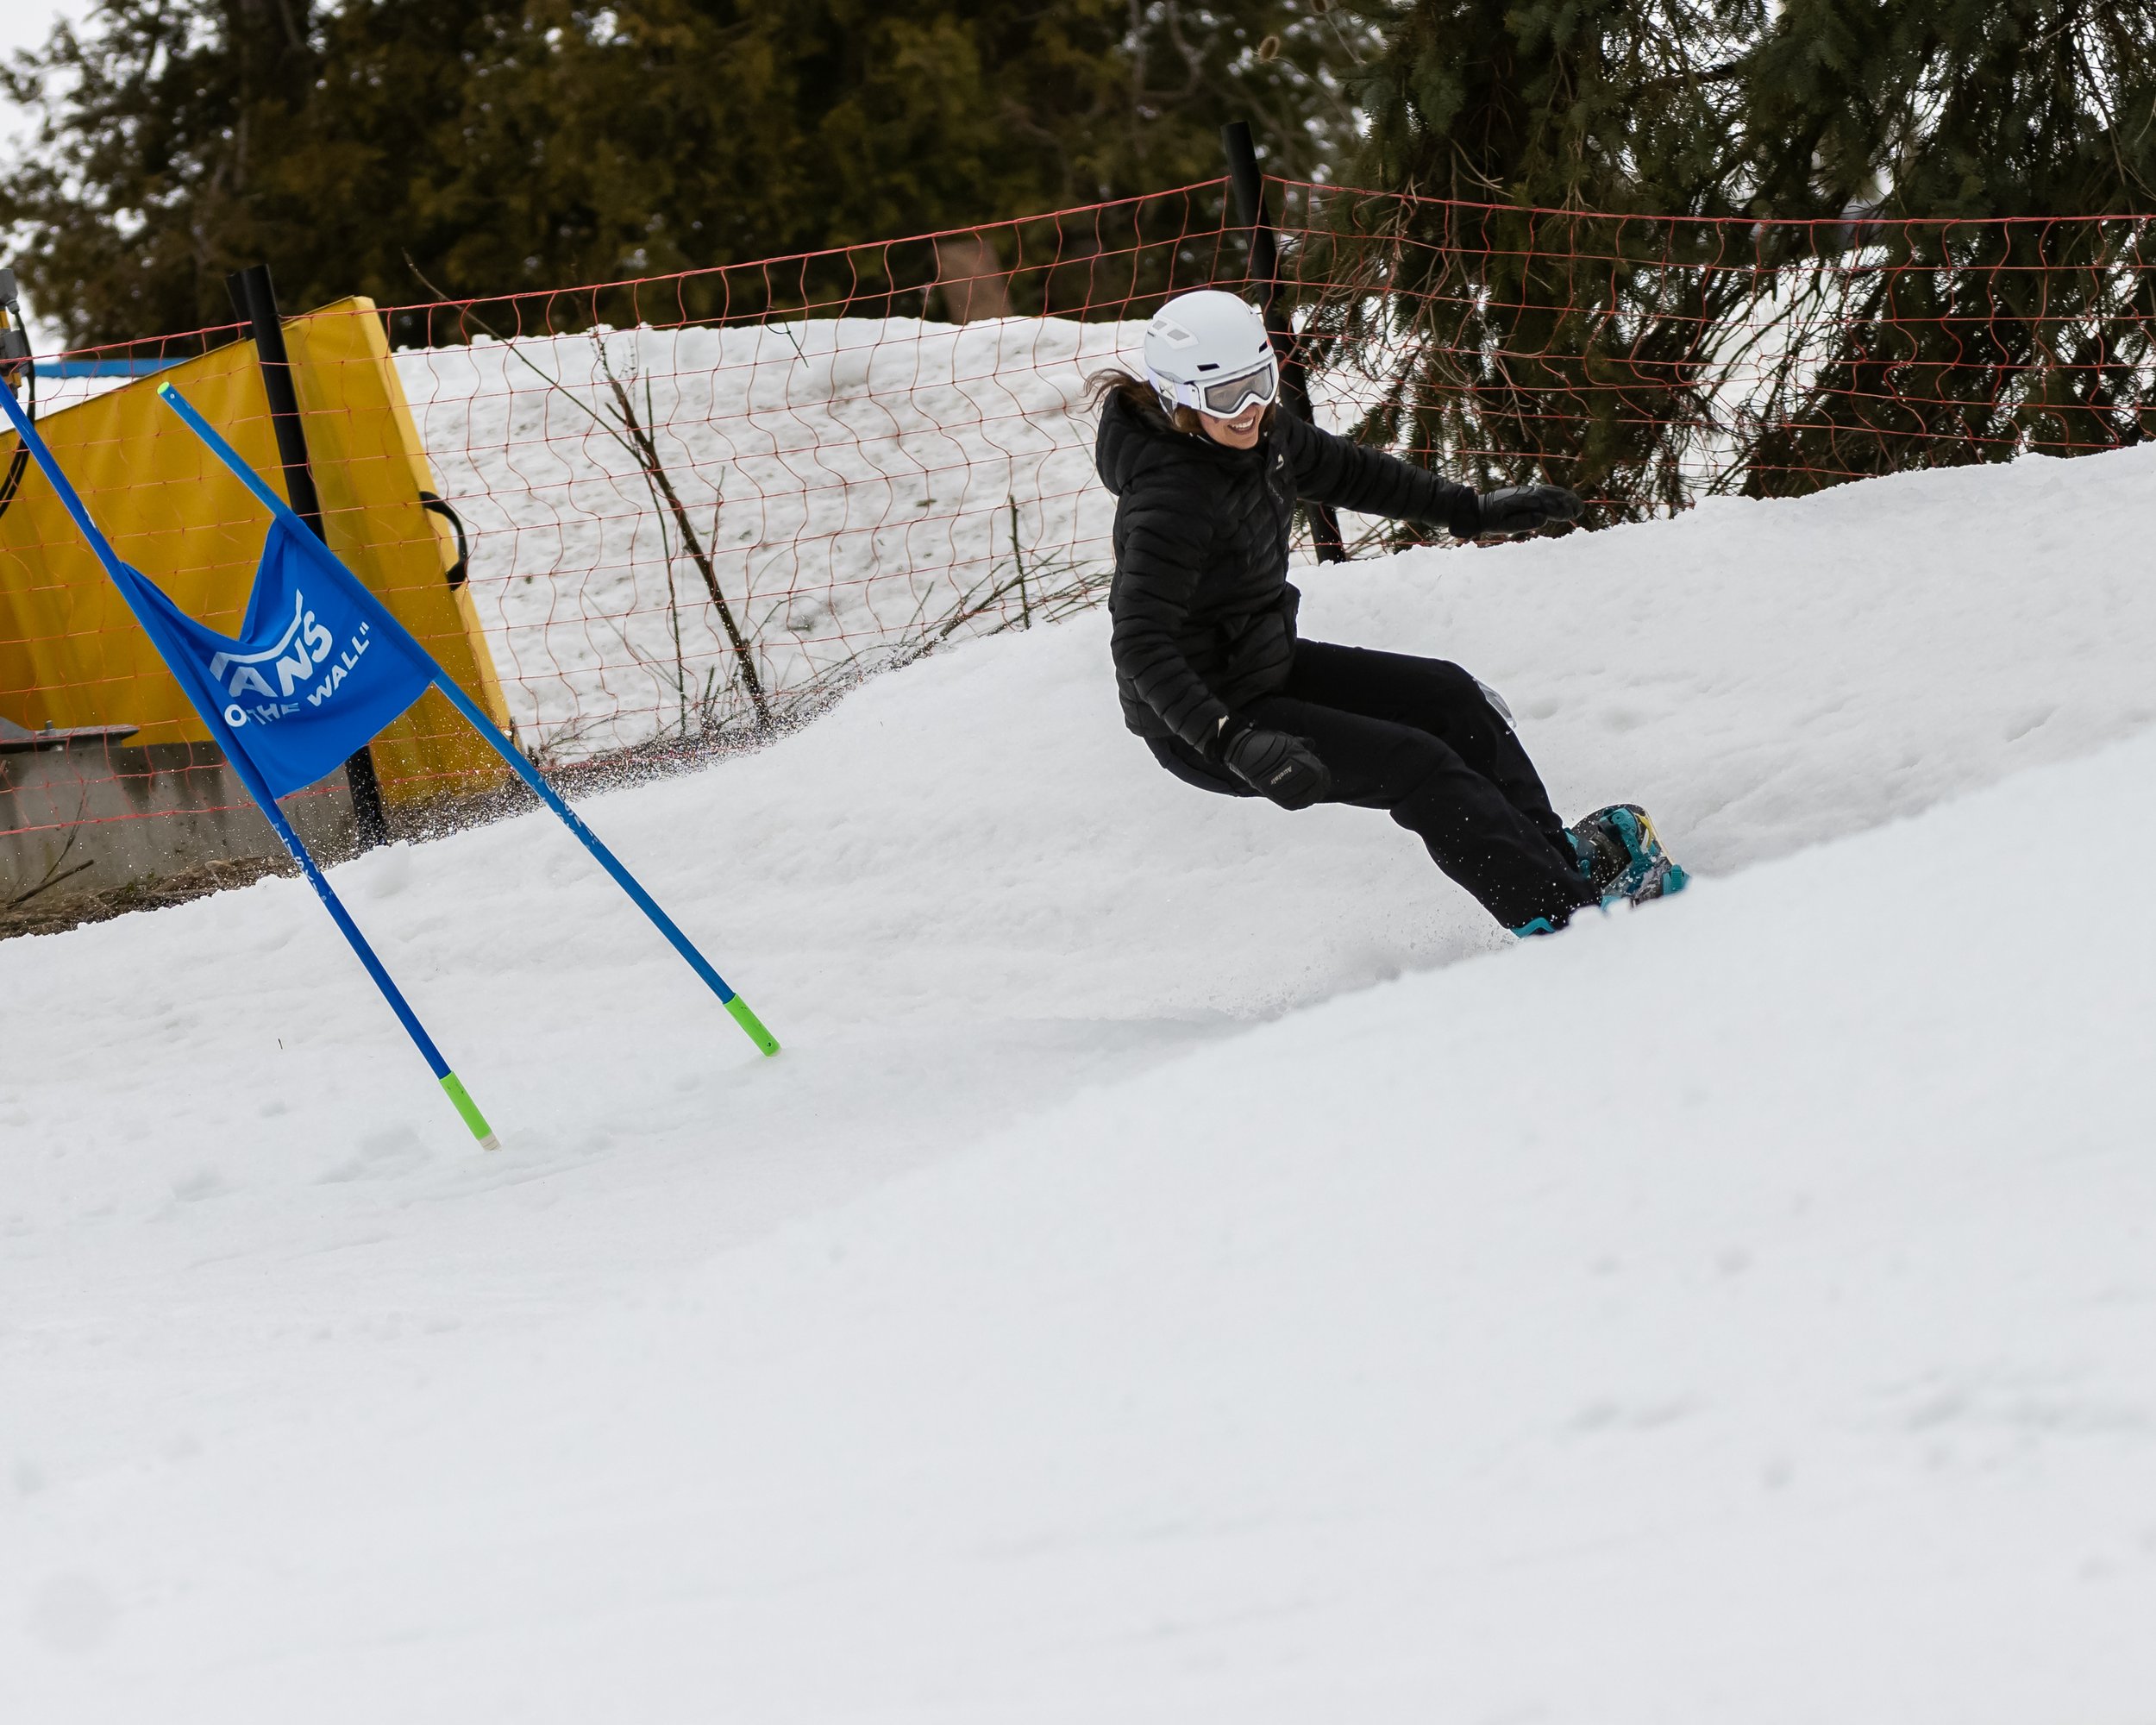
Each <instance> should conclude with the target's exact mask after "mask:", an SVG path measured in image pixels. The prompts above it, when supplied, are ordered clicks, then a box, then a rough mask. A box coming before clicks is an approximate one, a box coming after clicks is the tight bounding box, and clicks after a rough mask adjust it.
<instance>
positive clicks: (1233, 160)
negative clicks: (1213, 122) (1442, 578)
mask: <svg viewBox="0 0 2156 1725" xmlns="http://www.w3.org/2000/svg"><path fill="white" fill-rule="evenodd" d="M1220 142H1221V144H1222V146H1223V147H1225V149H1226V151H1227V155H1228V179H1229V181H1230V183H1231V184H1232V185H1233V186H1234V189H1235V220H1236V225H1237V226H1238V227H1239V228H1248V229H1250V268H1249V271H1248V276H1249V279H1250V280H1251V281H1254V282H1262V283H1263V284H1264V295H1265V298H1264V301H1263V308H1262V309H1263V311H1264V314H1265V328H1266V330H1267V332H1268V333H1269V334H1270V335H1271V336H1272V338H1273V350H1274V352H1275V353H1276V354H1279V355H1280V399H1281V405H1282V407H1284V408H1286V409H1287V410H1288V412H1290V413H1292V414H1294V416H1295V417H1297V418H1298V419H1301V420H1304V421H1306V422H1307V420H1308V419H1309V418H1310V377H1309V373H1308V372H1307V370H1306V369H1305V368H1304V366H1303V362H1302V354H1301V351H1300V342H1298V341H1297V339H1296V336H1295V326H1294V320H1293V319H1292V318H1291V317H1289V316H1288V312H1287V311H1286V310H1285V309H1284V308H1283V307H1282V304H1281V303H1280V239H1279V236H1278V235H1275V233H1274V232H1273V222H1272V217H1271V216H1269V215H1268V214H1267V213H1266V210H1265V179H1264V176H1263V174H1261V173H1259V172H1258V169H1257V145H1256V144H1255V143H1254V142H1252V141H1251V139H1250V122H1248V121H1247V120H1231V121H1230V122H1228V123H1227V124H1226V125H1225V126H1223V127H1222V128H1221V129H1220ZM1302 507H1303V511H1304V513H1305V514H1306V515H1307V517H1308V519H1309V522H1310V543H1311V549H1313V550H1314V551H1316V553H1317V554H1318V561H1319V562H1320V563H1341V562H1345V561H1347V542H1346V541H1345V540H1344V539H1343V538H1342V537H1341V535H1340V517H1338V515H1336V514H1335V513H1334V512H1333V509H1332V505H1331V504H1329V503H1306V504H1304V505H1302Z"/></svg>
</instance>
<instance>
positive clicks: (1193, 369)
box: [1145, 287, 1280, 419]
mask: <svg viewBox="0 0 2156 1725" xmlns="http://www.w3.org/2000/svg"><path fill="white" fill-rule="evenodd" d="M1145 378H1146V381H1147V382H1149V383H1150V384H1151V385H1152V386H1153V389H1154V392H1156V394H1157V395H1158V396H1159V397H1160V400H1161V405H1162V406H1163V408H1166V409H1167V410H1168V411H1169V412H1171V413H1172V412H1173V411H1175V409H1176V408H1178V407H1191V408H1195V409H1196V410H1197V411H1199V412H1200V413H1203V414H1207V415H1210V416H1211V417H1213V418H1215V419H1232V418H1234V417H1235V416H1236V415H1237V414H1238V413H1240V412H1241V411H1243V410H1244V408H1246V407H1248V406H1249V405H1250V404H1251V403H1252V402H1254V401H1255V402H1257V403H1258V404H1259V405H1262V406H1269V405H1271V404H1272V401H1273V398H1274V397H1275V396H1276V395H1278V394H1279V393H1280V365H1279V362H1278V361H1276V360H1275V359H1274V357H1273V343H1272V338H1271V337H1270V336H1268V335H1267V334H1266V333H1265V320H1264V319H1263V317H1259V316H1258V313H1257V307H1256V306H1254V305H1252V304H1250V302H1249V301H1248V300H1246V299H1243V298H1238V297H1237V296H1236V295H1234V294H1232V293H1223V292H1221V291H1220V290H1219V288H1217V287H1201V288H1200V289H1199V290H1198V291H1197V292H1194V293H1179V294H1177V295H1176V296H1175V298H1173V299H1171V300H1169V302H1168V304H1165V305H1163V306H1162V307H1161V309H1160V310H1159V311H1156V312H1155V313H1154V314H1153V321H1152V322H1151V323H1148V324H1147V325H1146V326H1145Z"/></svg>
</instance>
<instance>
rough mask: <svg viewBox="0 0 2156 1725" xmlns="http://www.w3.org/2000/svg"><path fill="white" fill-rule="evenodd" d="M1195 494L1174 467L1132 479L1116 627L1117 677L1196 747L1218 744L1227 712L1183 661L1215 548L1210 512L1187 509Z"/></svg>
mask: <svg viewBox="0 0 2156 1725" xmlns="http://www.w3.org/2000/svg"><path fill="white" fill-rule="evenodd" d="M1190 492H1191V487H1190V486H1189V485H1188V483H1187V482H1186V483H1184V484H1182V485H1180V486H1179V485H1178V484H1177V483H1176V482H1175V464H1174V463H1172V462H1161V463H1158V464H1156V465H1154V466H1153V467H1150V469H1149V470H1148V471H1146V472H1145V473H1144V474H1139V475H1138V476H1137V477H1135V478H1134V479H1133V480H1132V481H1131V485H1130V487H1129V488H1128V489H1127V490H1126V491H1125V492H1124V495H1123V498H1122V500H1121V505H1120V515H1121V519H1120V522H1119V526H1120V529H1121V532H1120V534H1119V538H1120V540H1121V542H1122V543H1121V547H1120V551H1121V555H1120V556H1119V559H1118V561H1117V573H1116V591H1115V595H1114V605H1113V607H1112V609H1113V612H1114V618H1115V622H1114V626H1113V628H1112V630H1111V631H1110V634H1109V647H1110V650H1111V651H1112V653H1113V654H1114V655H1115V668H1116V670H1117V673H1118V674H1119V675H1120V676H1121V677H1122V678H1123V679H1124V680H1125V681H1127V682H1128V683H1129V684H1130V685H1131V687H1133V688H1135V689H1136V690H1137V691H1138V695H1139V698H1140V699H1143V700H1144V702H1145V704H1146V705H1147V706H1150V707H1151V708H1152V709H1153V711H1154V712H1156V713H1158V714H1159V715H1160V716H1161V718H1162V719H1163V721H1164V722H1165V723H1166V724H1167V725H1168V726H1169V729H1170V730H1172V731H1175V734H1176V735H1177V736H1178V737H1181V738H1182V740H1183V741H1184V742H1186V743H1188V744H1189V745H1190V746H1191V747H1192V748H1194V749H1197V750H1205V749H1206V748H1207V747H1208V746H1209V745H1210V744H1211V743H1212V742H1213V737H1214V735H1215V734H1216V733H1217V732H1218V731H1219V726H1220V721H1221V720H1222V719H1223V718H1226V717H1227V712H1228V710H1227V708H1226V707H1225V706H1223V705H1222V704H1221V703H1220V701H1219V699H1216V698H1215V697H1214V695H1213V692H1212V690H1210V689H1209V688H1207V687H1206V685H1205V681H1204V680H1203V679H1202V678H1200V676H1199V674H1197V672H1196V671H1194V669H1192V668H1191V665H1190V662H1189V660H1188V658H1187V657H1185V656H1184V653H1183V649H1182V648H1181V645H1180V644H1179V637H1182V636H1183V635H1184V634H1185V633H1186V632H1187V619H1188V616H1189V612H1190V602H1191V599H1192V598H1193V596H1194V594H1195V593H1196V592H1197V587H1198V577H1199V574H1200V571H1201V570H1202V569H1203V568H1205V562H1206V554H1207V552H1208V551H1209V550H1210V549H1211V547H1212V539H1213V521H1212V512H1211V511H1208V510H1205V509H1194V508H1192V507H1191V506H1190Z"/></svg>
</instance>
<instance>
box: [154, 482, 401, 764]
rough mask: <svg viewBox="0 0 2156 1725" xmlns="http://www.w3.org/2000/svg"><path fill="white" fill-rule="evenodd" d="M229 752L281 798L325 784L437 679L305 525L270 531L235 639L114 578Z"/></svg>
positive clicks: (283, 522)
mask: <svg viewBox="0 0 2156 1725" xmlns="http://www.w3.org/2000/svg"><path fill="white" fill-rule="evenodd" d="M112 579H113V580H115V581H116V583H118V585H119V587H120V591H121V593H123V594H124V595H125V596H126V598H127V601H128V606H129V608H130V609H132V610H133V611H134V612H135V617H136V618H138V619H139V620H140V621H141V624H142V627H143V628H144V629H145V630H147V631H148V634H149V637H150V639H151V640H152V641H153V642H154V643H156V645H157V649H158V651H159V652H160V653H162V654H163V655H165V662H166V664H167V665H169V666H171V667H172V674H173V675H174V676H175V677H177V678H178V679H179V683H180V687H183V688H184V689H185V690H186V692H187V695H188V699H191V701H193V702H194V704H195V706H196V708H197V711H199V712H201V713H202V715H203V717H204V719H206V720H208V721H210V729H211V731H213V732H221V733H222V734H221V735H219V737H218V739H217V740H218V741H219V742H220V743H222V744H223V745H224V747H225V751H226V753H227V754H241V755H245V756H247V757H248V761H249V762H252V763H253V764H254V768H255V770H256V771H257V772H258V773H260V775H261V777H262V781H263V783H264V784H266V786H267V787H269V793H270V794H271V795H272V796H273V797H282V796H289V795H290V794H291V793H292V792H294V791H297V790H301V789H304V787H307V786H309V785H311V784H313V783H314V782H315V781H316V780H317V779H321V778H323V777H326V776H327V775H329V774H330V773H333V772H335V770H336V769H337V768H339V767H341V766H342V765H343V763H344V762H345V760H346V759H347V758H348V756H352V755H354V754H356V753H358V752H359V750H361V749H363V748H365V747H366V746H367V743H369V742H370V741H371V740H373V737H374V735H375V733H376V732H378V731H381V730H383V729H384V728H385V726H387V725H388V724H391V723H392V721H393V720H395V719H396V718H398V717H399V716H401V715H402V714H403V712H404V709H405V708H406V707H408V706H411V704H412V703H413V702H414V701H416V700H417V699H419V697H420V696H421V695H423V694H424V693H426V692H427V687H428V686H429V684H430V683H432V682H433V681H435V678H436V676H437V675H438V674H439V673H438V671H437V670H436V666H435V663H434V661H433V659H432V658H431V657H430V656H429V655H428V654H427V652H426V651H425V649H423V648H422V647H421V646H420V645H419V643H417V642H416V641H414V640H413V639H412V638H411V636H410V635H409V634H408V633H406V631H405V630H404V628H403V626H402V625H401V624H398V622H397V620H396V618H393V617H392V616H391V615H390V614H389V612H387V611H386V610H385V608H384V607H383V605H382V603H381V601H380V600H379V599H376V598H375V597H374V595H373V593H369V592H368V591H367V589H366V588H365V587H363V586H360V583H359V581H358V580H356V579H355V578H354V576H353V574H352V573H351V572H350V571H349V570H348V569H347V568H345V567H344V565H343V564H342V562H340V561H338V560H337V559H336V558H335V556H334V555H331V554H330V551H329V548H328V547H327V546H326V545H324V544H323V543H322V541H320V540H319V539H317V538H316V537H315V536H314V535H313V534H312V533H310V531H308V530H307V528H306V526H305V524H304V523H302V522H301V521H299V520H298V517H295V516H292V515H291V514H289V513H287V514H280V515H279V516H278V517H275V518H274V519H273V520H272V522H271V523H270V530H269V539H268V542H267V543H266V544H265V545H264V546H263V548H262V562H261V567H260V568H259V569H258V570H257V571H256V572H255V576H254V593H252V594H251V595H250V596H249V598H248V605H247V618H246V620H245V621H244V622H243V623H241V625H240V632H239V634H238V635H237V636H235V637H230V638H228V637H224V636H222V635H220V634H218V633H217V632H216V630H214V629H210V628H207V627H205V626H204V624H199V623H197V622H196V621H195V620H194V618H191V617H189V616H188V615H187V614H186V613H185V612H183V611H181V610H180V608H179V606H178V605H174V604H173V603H172V600H171V599H167V598H166V596H165V593H164V592H163V590H162V589H161V588H160V587H159V586H157V584H156V583H155V582H154V581H151V580H148V579H147V578H146V577H145V576H143V575H141V574H138V573H137V572H136V571H135V570H134V569H131V568H127V567H126V566H125V565H124V564H123V565H122V566H121V567H120V568H117V569H115V570H114V571H113V572H112Z"/></svg>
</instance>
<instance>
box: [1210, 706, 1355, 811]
mask: <svg viewBox="0 0 2156 1725" xmlns="http://www.w3.org/2000/svg"><path fill="white" fill-rule="evenodd" d="M1213 755H1214V756H1215V758H1216V759H1218V760H1219V762H1220V763H1221V765H1223V766H1225V768H1227V769H1228V770H1229V771H1230V772H1231V773H1232V774H1234V775H1235V776H1236V777H1237V778H1238V779H1240V780H1242V781H1243V782H1244V784H1246V785H1248V786H1249V787H1250V788H1251V789H1252V790H1254V791H1256V792H1257V793H1258V794H1259V795H1260V796H1262V797H1270V798H1271V799H1272V800H1274V801H1275V802H1276V803H1278V804H1279V805H1280V806H1282V808H1284V809H1304V808H1308V807H1309V806H1310V805H1311V804H1313V803H1314V802H1316V801H1318V800H1319V799H1320V798H1322V797H1323V796H1324V795H1325V794H1326V792H1328V791H1330V790H1331V789H1332V774H1331V773H1329V772H1327V771H1326V764H1325V762H1322V761H1320V760H1319V758H1318V756H1317V751H1316V750H1315V749H1313V747H1312V746H1311V743H1310V739H1309V738H1308V737H1290V736H1289V735H1288V733H1287V732H1286V731H1261V730H1259V729H1258V728H1257V726H1256V725H1255V724H1251V723H1250V720H1249V719H1247V718H1231V719H1230V720H1229V721H1228V722H1227V723H1226V724H1225V725H1223V726H1222V727H1221V729H1220V734H1219V737H1216V738H1214V739H1213Z"/></svg>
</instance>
